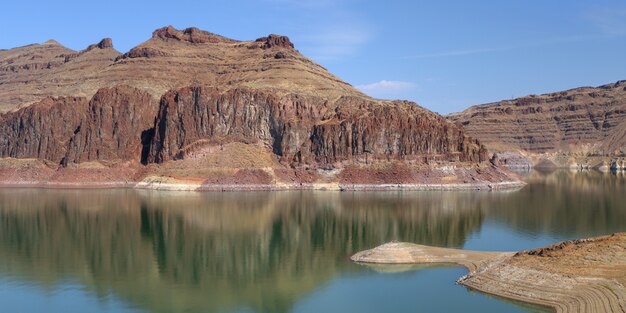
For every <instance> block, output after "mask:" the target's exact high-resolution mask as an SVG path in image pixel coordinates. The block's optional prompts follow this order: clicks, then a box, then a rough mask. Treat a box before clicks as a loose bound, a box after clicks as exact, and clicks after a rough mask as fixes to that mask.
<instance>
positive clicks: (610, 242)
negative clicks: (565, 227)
mask: <svg viewBox="0 0 626 313" xmlns="http://www.w3.org/2000/svg"><path fill="white" fill-rule="evenodd" d="M351 259H352V260H353V261H355V262H359V263H372V264H433V263H452V264H457V265H461V266H464V267H466V268H467V269H468V270H469V273H468V274H467V275H465V276H463V277H461V278H459V280H458V281H457V282H458V283H459V284H462V285H464V286H467V287H469V288H471V289H475V290H478V291H481V292H485V293H488V294H492V295H496V296H499V297H503V298H507V299H512V300H516V301H521V302H526V303H531V304H534V305H540V306H544V307H547V308H551V309H553V310H555V311H556V312H626V288H625V286H624V285H625V283H626V233H619V234H614V235H611V236H604V237H597V238H592V239H587V240H578V241H569V242H563V243H559V244H555V245H552V246H548V247H544V248H539V249H535V250H530V251H521V252H518V253H513V252H481V251H469V250H461V249H448V248H439V247H430V246H423V245H417V244H411V243H401V242H391V243H386V244H383V245H381V246H378V247H376V248H373V249H371V250H366V251H362V252H359V253H356V254H355V255H353V256H352V257H351Z"/></svg>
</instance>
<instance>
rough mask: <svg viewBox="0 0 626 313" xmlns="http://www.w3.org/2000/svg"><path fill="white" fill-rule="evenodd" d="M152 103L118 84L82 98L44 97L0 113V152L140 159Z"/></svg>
mask: <svg viewBox="0 0 626 313" xmlns="http://www.w3.org/2000/svg"><path fill="white" fill-rule="evenodd" d="M156 109H157V105H156V103H155V102H154V101H153V100H152V97H151V96H150V95H149V94H147V93H145V92H142V91H139V90H137V89H134V88H131V87H126V86H119V87H114V88H103V89H101V90H99V91H98V92H97V93H96V94H95V95H94V97H93V98H92V99H91V101H87V99H85V98H68V97H61V98H47V99H45V100H43V101H41V102H40V103H37V104H34V105H31V106H28V107H26V108H23V109H20V110H18V111H15V112H11V113H7V114H4V115H0V156H1V157H12V158H37V159H41V160H47V161H51V162H54V163H59V164H62V165H67V164H69V163H80V162H84V161H113V160H134V161H139V160H140V158H141V151H142V148H143V145H142V134H143V135H144V136H145V134H146V133H148V132H150V129H151V127H152V125H153V123H154V116H155V114H156Z"/></svg>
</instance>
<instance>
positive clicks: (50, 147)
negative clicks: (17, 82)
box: [0, 97, 88, 163]
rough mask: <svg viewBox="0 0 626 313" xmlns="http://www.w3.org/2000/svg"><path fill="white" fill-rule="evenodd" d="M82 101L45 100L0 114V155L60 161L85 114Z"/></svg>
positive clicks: (71, 99)
mask: <svg viewBox="0 0 626 313" xmlns="http://www.w3.org/2000/svg"><path fill="white" fill-rule="evenodd" d="M87 105H88V103H87V100H86V99H85V98H80V97H79V98H74V97H71V98H70V97H61V98H46V99H44V100H42V101H41V102H39V103H36V104H34V105H31V106H29V107H26V108H23V109H21V110H19V111H16V112H11V113H7V114H5V115H0V156H1V157H3V158H6V157H11V158H37V159H42V160H49V161H53V162H57V163H58V162H61V160H62V159H63V158H64V157H65V153H66V151H67V145H68V143H69V142H70V139H71V138H72V136H74V133H75V132H77V131H79V130H80V129H79V126H80V124H81V121H83V120H84V119H85V116H86V113H87Z"/></svg>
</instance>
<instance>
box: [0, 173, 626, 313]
mask: <svg viewBox="0 0 626 313" xmlns="http://www.w3.org/2000/svg"><path fill="white" fill-rule="evenodd" d="M526 179H527V181H528V182H529V184H528V185H527V186H526V187H524V188H523V189H520V190H516V191H497V192H489V191H462V192H461V191H459V192H423V191H422V192H413V191H411V192H408V191H406V192H330V191H302V192H300V191H294V192H232V193H194V192H158V191H141V190H39V189H0V306H1V308H2V309H1V310H2V311H3V312H396V313H397V312H458V311H463V312H527V311H541V308H537V307H531V306H526V305H522V304H519V303H512V302H509V301H506V300H502V299H499V298H494V297H490V296H488V295H485V294H482V293H479V292H475V291H472V290H469V289H467V288H465V287H463V286H459V285H456V284H455V280H456V279H457V278H458V277H460V276H462V275H464V274H465V273H466V270H465V269H463V268H457V267H450V266H438V267H437V266H428V267H414V268H412V270H410V271H402V270H406V269H407V268H406V267H403V266H396V267H393V266H390V267H382V268H369V267H366V266H362V265H357V264H353V263H352V262H350V261H349V259H348V258H349V256H350V255H352V254H353V253H355V252H357V251H360V250H363V249H369V248H372V247H375V246H377V245H379V244H382V243H385V242H387V241H390V240H400V241H408V242H414V243H420V244H426V245H435V246H443V247H455V248H466V249H476V250H494V251H514V250H520V249H530V248H535V247H539V246H543V245H547V244H551V243H554V242H557V241H561V240H566V239H573V238H580V237H588V236H594V235H600V234H608V233H612V232H617V231H626V201H624V193H625V192H626V183H625V179H624V177H622V176H619V175H613V174H601V173H597V172H580V173H572V172H567V171H558V172H553V173H550V174H542V173H539V172H533V173H531V174H528V175H527V177H526Z"/></svg>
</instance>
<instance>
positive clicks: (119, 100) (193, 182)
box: [0, 26, 521, 190]
mask: <svg viewBox="0 0 626 313" xmlns="http://www.w3.org/2000/svg"><path fill="white" fill-rule="evenodd" d="M0 112H1V113H0V157H1V159H0V182H1V183H2V184H3V185H5V186H15V185H16V186H49V187H76V186H79V187H80V186H91V187H122V186H124V187H137V188H163V189H186V190H227V189H290V188H319V189H326V188H330V189H389V188H410V189H458V188H506V187H513V186H519V185H520V184H521V183H520V182H519V181H518V180H517V179H516V178H515V176H512V175H511V174H510V172H508V171H506V170H503V169H501V168H499V167H496V166H493V165H492V164H491V163H489V161H488V155H487V150H486V149H485V147H484V146H483V145H482V144H481V143H480V142H479V141H477V140H475V139H472V138H471V137H469V136H467V135H466V134H465V132H464V130H463V128H462V127H461V126H459V125H456V124H455V123H453V122H452V121H450V120H448V119H446V118H444V117H442V116H440V115H438V114H436V113H433V112H430V111H428V110H426V109H424V108H422V107H420V106H418V105H416V104H415V103H412V102H407V101H387V100H378V99H373V98H371V97H369V96H367V95H365V94H363V93H361V92H359V91H358V90H356V89H355V88H353V87H352V86H351V85H350V84H348V83H346V82H344V81H342V80H341V79H339V78H337V77H336V76H334V75H332V74H331V73H329V72H328V71H327V70H326V69H325V68H323V67H322V66H320V65H318V64H316V63H314V62H313V61H311V60H310V59H308V58H306V57H305V56H303V55H302V54H300V53H299V52H298V50H296V49H295V47H294V45H293V43H292V42H291V41H290V40H289V38H287V37H285V36H280V35H269V36H266V37H262V38H259V39H256V40H253V41H238V40H233V39H228V38H225V37H222V36H219V35H216V34H212V33H209V32H206V31H203V30H199V29H197V28H187V29H184V30H177V29H175V28H173V27H171V26H168V27H164V28H161V29H157V30H155V31H154V32H153V34H152V37H151V38H150V39H149V40H147V41H146V42H144V43H142V44H140V45H139V46H137V47H134V48H132V49H131V50H130V51H128V52H126V53H124V54H121V53H119V52H117V51H116V50H115V49H114V48H113V42H112V40H111V39H108V38H107V39H103V40H102V41H100V42H99V43H97V44H93V45H90V46H89V47H87V48H86V49H85V50H82V51H73V50H70V49H67V48H65V47H63V46H61V45H60V44H59V43H57V42H55V41H52V40H51V41H48V42H46V43H43V44H35V45H29V46H25V47H19V48H14V49H10V50H3V51H0Z"/></svg>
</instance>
